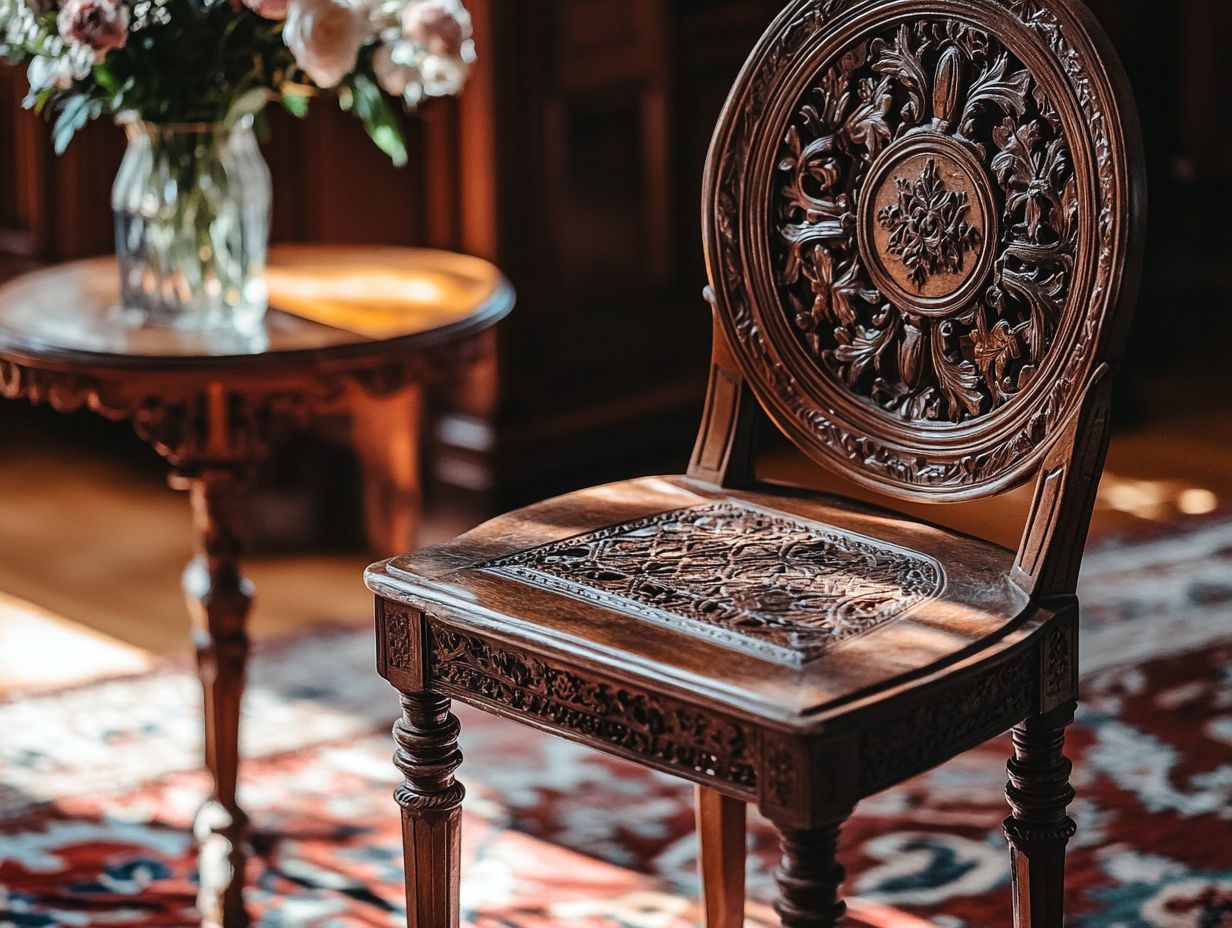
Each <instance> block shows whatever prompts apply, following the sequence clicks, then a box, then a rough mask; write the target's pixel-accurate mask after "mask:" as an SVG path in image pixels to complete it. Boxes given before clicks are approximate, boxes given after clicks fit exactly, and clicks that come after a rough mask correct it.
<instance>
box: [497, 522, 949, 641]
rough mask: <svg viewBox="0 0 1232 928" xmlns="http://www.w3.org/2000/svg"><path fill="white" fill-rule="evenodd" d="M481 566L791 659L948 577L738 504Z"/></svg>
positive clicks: (824, 529)
mask: <svg viewBox="0 0 1232 928" xmlns="http://www.w3.org/2000/svg"><path fill="white" fill-rule="evenodd" d="M482 568H483V569H485V570H489V571H495V572H497V573H501V574H504V575H506V576H509V577H513V578H516V579H517V580H520V581H522V582H524V583H528V584H532V585H534V586H538V587H543V588H547V589H551V590H554V591H556V592H559V593H564V594H566V595H570V596H574V597H576V598H579V599H584V600H587V601H589V602H594V603H597V604H599V605H601V606H605V607H607V608H610V609H614V610H616V611H619V612H624V613H629V614H632V615H636V616H639V617H641V618H645V619H648V620H650V621H653V622H657V623H659V624H662V625H667V626H669V627H671V628H674V629H678V630H681V631H685V632H688V633H690V634H694V635H698V636H700V637H703V638H707V639H709V640H712V641H715V642H717V643H720V644H723V645H726V646H729V647H733V648H737V649H740V650H744V651H749V652H751V653H754V654H757V655H759V656H762V657H765V658H767V659H770V660H775V661H778V662H781V663H788V664H801V663H804V662H805V661H808V660H810V659H812V658H815V657H818V656H820V655H821V654H822V653H824V652H825V651H826V650H827V649H829V648H830V647H832V646H834V645H835V644H837V643H839V642H841V641H845V640H847V639H849V638H852V637H854V636H856V635H859V634H861V633H863V632H866V631H869V630H871V629H873V628H876V627H877V626H879V625H882V624H884V623H886V622H888V621H890V620H892V619H894V618H897V617H898V616H900V615H902V614H904V613H905V612H907V611H908V610H909V609H912V608H914V607H916V606H918V605H920V604H921V603H924V602H927V601H928V600H930V599H932V598H934V597H936V596H937V595H938V594H939V593H940V591H941V589H942V587H943V586H944V573H943V571H942V568H941V566H940V565H939V564H938V563H937V562H936V561H935V560H933V559H932V558H931V557H929V556H927V555H925V554H920V553H918V552H915V551H908V550H907V549H905V548H899V547H896V546H894V545H889V544H886V543H884V542H880V541H875V540H873V539H871V538H865V537H863V536H861V535H856V534H853V533H850V532H847V531H844V530H842V529H838V528H834V527H832V526H828V525H820V524H816V523H810V522H803V521H798V520H796V519H793V518H790V517H787V516H784V515H781V514H778V513H773V512H769V511H767V510H762V509H757V508H754V507H751V506H744V505H738V504H735V503H717V504H713V505H706V506H698V507H694V508H691V509H681V510H676V511H672V512H666V513H662V514H660V515H656V516H651V517H649V518H646V519H640V520H638V521H635V522H629V523H624V524H621V525H616V526H612V527H610V528H606V529H602V530H600V531H597V532H593V533H591V534H588V535H582V536H579V537H576V538H570V539H567V540H565V541H560V542H556V543H554V544H550V545H546V546H543V547H539V548H533V549H531V550H529V551H524V552H521V553H519V554H516V555H513V556H511V557H507V558H502V559H499V560H495V561H489V562H488V563H486V564H484V565H482Z"/></svg>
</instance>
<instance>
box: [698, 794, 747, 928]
mask: <svg viewBox="0 0 1232 928" xmlns="http://www.w3.org/2000/svg"><path fill="white" fill-rule="evenodd" d="M696 807H697V837H698V840H699V842H700V843H701V854H700V858H699V865H700V870H701V878H702V902H703V904H704V907H705V910H706V928H743V926H744V861H745V809H746V806H745V804H744V803H743V802H741V801H740V800H739V799H731V798H729V797H727V796H724V795H723V794H722V793H719V792H715V791H714V790H712V789H707V788H706V787H704V786H698V787H697V801H696Z"/></svg>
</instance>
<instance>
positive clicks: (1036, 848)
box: [1005, 703, 1075, 928]
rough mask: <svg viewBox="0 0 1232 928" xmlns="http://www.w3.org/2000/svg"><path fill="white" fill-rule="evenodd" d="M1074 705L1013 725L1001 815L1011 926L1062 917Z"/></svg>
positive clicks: (1045, 924) (1049, 924)
mask: <svg viewBox="0 0 1232 928" xmlns="http://www.w3.org/2000/svg"><path fill="white" fill-rule="evenodd" d="M1074 708H1075V706H1074V704H1072V703H1071V704H1070V705H1068V706H1065V707H1063V708H1061V709H1059V710H1057V711H1056V712H1053V713H1050V714H1048V715H1046V716H1037V717H1035V718H1030V719H1027V721H1025V722H1023V723H1022V724H1021V725H1019V726H1018V727H1017V728H1015V729H1014V735H1013V737H1014V756H1013V757H1012V758H1011V759H1010V762H1009V766H1008V771H1009V783H1007V784H1006V787H1005V795H1006V798H1007V799H1008V800H1009V804H1010V809H1011V810H1012V814H1011V815H1010V817H1009V818H1007V819H1006V820H1005V836H1006V838H1007V839H1008V841H1009V845H1010V861H1011V866H1012V868H1013V874H1014V928H1061V926H1062V925H1063V924H1064V921H1065V848H1066V845H1067V844H1068V843H1069V840H1070V838H1072V837H1073V836H1074V831H1075V825H1074V821H1073V819H1071V818H1070V817H1069V816H1068V815H1066V807H1067V806H1068V805H1069V804H1070V802H1071V801H1072V800H1073V798H1074V790H1073V788H1072V787H1071V786H1070V783H1069V775H1070V770H1071V768H1072V765H1071V764H1070V762H1069V761H1068V760H1067V759H1066V758H1065V755H1064V753H1063V750H1064V747H1065V728H1066V726H1067V725H1069V723H1070V722H1072V721H1073V718H1074Z"/></svg>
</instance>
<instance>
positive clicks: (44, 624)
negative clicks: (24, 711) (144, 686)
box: [0, 593, 153, 695]
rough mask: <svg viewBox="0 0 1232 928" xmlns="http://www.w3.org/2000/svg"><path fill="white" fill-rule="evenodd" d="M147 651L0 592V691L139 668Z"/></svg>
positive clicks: (147, 659) (146, 665)
mask: <svg viewBox="0 0 1232 928" xmlns="http://www.w3.org/2000/svg"><path fill="white" fill-rule="evenodd" d="M152 666H153V658H152V657H151V655H149V654H148V653H146V652H145V651H142V650H140V649H138V648H134V647H132V646H131V645H127V644H123V643H121V642H119V641H116V640H115V639H113V638H110V637H108V636H107V635H103V634H100V633H99V632H96V631H94V630H92V629H89V628H87V627H85V626H84V625H78V624H77V623H76V622H71V621H69V620H68V619H65V618H62V617H60V616H58V615H56V614H55V613H53V612H49V611H48V610H46V609H42V608H40V607H38V606H36V605H34V604H33V603H30V602H26V601H25V600H23V599H18V598H17V597H15V596H9V595H8V594H5V593H0V695H3V694H5V693H8V692H12V691H14V690H23V689H43V688H51V687H64V686H73V685H76V684H80V683H88V682H89V681H91V680H97V679H100V678H103V677H114V676H120V675H124V674H135V673H144V672H145V671H147V670H149V669H150V668H151V667H152Z"/></svg>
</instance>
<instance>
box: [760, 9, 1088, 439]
mask: <svg viewBox="0 0 1232 928" xmlns="http://www.w3.org/2000/svg"><path fill="white" fill-rule="evenodd" d="M945 140H952V141H953V142H955V143H957V145H958V146H960V148H961V150H963V151H965V152H966V153H967V154H968V155H969V156H970V157H971V158H973V159H974V161H973V163H974V164H975V165H976V172H974V173H973V174H972V176H971V177H970V178H969V179H968V180H967V181H966V182H969V183H973V184H978V185H980V186H981V187H991V185H992V183H993V182H994V180H995V182H996V185H997V187H998V188H999V197H1000V200H1001V202H1002V203H1003V204H1004V215H1003V216H1002V217H1001V219H1000V223H999V225H1000V228H1001V229H1002V230H1003V233H1002V236H1001V239H1000V241H998V242H996V243H995V245H994V244H993V243H989V244H990V245H993V247H995V249H996V258H995V262H994V263H993V264H992V265H991V267H990V275H991V276H990V279H988V280H987V281H986V282H984V285H983V286H980V287H976V288H973V289H969V290H963V291H962V294H961V296H962V298H961V299H958V300H956V302H955V303H953V304H952V305H949V306H945V307H944V311H942V312H936V311H933V310H931V309H929V308H927V307H926V306H924V305H921V304H920V303H918V302H917V301H916V300H915V299H913V298H912V295H913V292H915V293H923V292H924V290H925V284H926V283H931V282H932V281H933V280H934V279H937V278H940V279H941V280H942V283H943V284H944V281H945V280H946V279H952V281H953V286H951V287H950V288H949V289H950V290H958V289H959V284H962V283H965V280H966V275H965V274H964V271H965V270H966V269H967V268H968V267H969V264H970V260H971V258H970V257H969V256H968V252H972V251H978V250H979V248H980V245H981V243H982V242H983V239H984V236H986V235H991V234H993V233H994V232H995V229H996V225H995V224H994V223H993V222H992V220H994V219H995V217H992V216H986V215H983V211H982V210H980V211H978V215H977V213H976V211H974V210H973V204H972V202H971V201H970V198H969V195H968V192H967V191H966V190H963V189H954V188H953V186H952V183H951V182H949V181H947V179H946V178H945V177H944V176H943V171H942V165H943V164H944V165H946V166H947V167H950V166H951V165H950V162H951V161H952V158H951V156H950V155H949V154H947V148H950V147H951V146H943V145H942V144H941V142H942V141H945ZM921 150H922V151H923V152H924V153H925V155H924V156H923V161H922V164H920V163H918V162H919V160H920V156H919V155H918V152H919V151H921ZM900 152H902V153H903V155H900V154H899V153H900ZM908 154H916V155H917V157H916V158H908V157H906V155H908ZM887 160H888V162H889V163H888V164H886V170H888V171H889V176H888V177H887V178H886V180H885V182H879V181H878V180H877V179H878V178H880V177H881V175H882V171H881V170H880V169H879V167H878V165H881V164H882V163H883V162H885V161H887ZM899 162H901V163H899ZM954 167H955V169H956V175H957V176H961V173H962V172H961V170H958V169H957V166H954ZM779 175H780V179H779V181H778V184H779V188H780V195H779V197H778V200H779V203H780V204H781V205H780V207H779V212H778V215H779V220H778V221H779V228H780V235H781V239H782V249H781V252H780V256H779V258H778V265H779V274H780V283H781V287H782V293H783V297H784V299H785V301H786V304H787V307H788V309H789V311H790V313H791V315H792V317H793V319H794V322H795V325H796V326H797V328H798V330H799V331H800V334H801V337H802V339H803V341H804V343H805V344H806V345H807V346H808V348H809V350H810V352H811V353H812V354H813V355H814V357H815V358H816V360H817V362H818V363H819V364H820V365H821V367H822V369H823V370H825V371H827V372H828V373H829V374H830V375H831V376H833V377H834V378H835V379H836V380H837V381H838V382H840V383H842V384H843V385H844V386H845V388H846V389H848V390H851V391H852V392H854V393H856V394H857V395H859V396H861V397H864V398H866V399H868V400H869V401H871V402H873V403H874V404H876V405H877V406H878V407H880V408H882V409H885V410H887V411H891V412H893V413H895V414H897V415H898V416H901V417H903V418H905V419H909V420H919V419H922V420H941V421H952V422H961V421H964V420H968V419H975V418H978V417H980V416H982V415H984V414H986V413H988V412H989V411H991V410H993V409H995V408H997V407H999V406H1002V405H1004V404H1005V403H1006V402H1008V401H1009V400H1011V399H1012V398H1013V397H1015V396H1016V395H1017V394H1018V393H1019V392H1020V391H1021V390H1023V389H1024V388H1025V387H1026V386H1027V385H1028V384H1029V383H1030V381H1031V379H1032V377H1033V375H1034V373H1035V372H1036V371H1037V370H1038V369H1039V367H1040V365H1041V364H1042V362H1043V360H1044V357H1045V355H1046V353H1047V351H1048V349H1049V348H1050V347H1051V345H1052V342H1053V340H1054V337H1055V334H1056V330H1057V324H1058V320H1059V318H1060V316H1061V313H1062V310H1063V308H1064V305H1065V300H1066V298H1067V296H1068V292H1069V281H1070V277H1071V274H1072V269H1073V265H1074V255H1075V251H1076V248H1077V216H1076V211H1077V196H1076V187H1075V184H1074V174H1073V168H1072V165H1071V162H1070V157H1069V146H1068V142H1067V141H1066V139H1065V137H1064V132H1063V130H1062V128H1061V122H1060V119H1059V117H1058V116H1057V113H1056V110H1055V108H1054V107H1053V105H1052V103H1051V102H1050V100H1049V99H1048V97H1047V95H1046V93H1045V92H1044V90H1043V89H1042V87H1040V86H1039V85H1038V84H1037V83H1036V82H1035V80H1034V78H1033V77H1032V75H1031V74H1030V73H1029V72H1028V71H1027V70H1026V69H1025V68H1024V67H1023V65H1022V63H1021V62H1020V61H1018V60H1017V59H1016V58H1015V57H1014V56H1013V55H1012V54H1011V53H1010V52H1009V51H1008V50H1006V49H1005V48H1004V47H1003V46H1002V45H1001V43H1000V41H999V40H998V39H997V38H996V37H995V36H993V35H992V34H991V33H989V32H987V31H984V30H981V29H977V28H975V27H973V26H970V25H966V24H963V23H957V22H952V21H944V20H936V19H920V20H917V21H916V22H914V23H911V24H907V23H903V24H901V25H898V26H896V27H890V28H888V29H887V30H885V32H884V33H882V34H881V35H879V36H877V37H875V38H872V39H871V40H869V39H862V40H860V41H858V42H857V43H855V44H854V45H853V46H851V47H850V48H849V49H848V50H847V51H846V52H845V53H844V54H842V55H841V56H839V57H838V60H837V62H836V63H835V64H834V65H832V66H831V67H830V68H829V69H828V70H826V71H825V72H824V73H823V74H822V75H821V77H820V78H819V79H818V81H817V83H816V85H815V86H814V87H813V88H812V89H811V90H810V91H809V93H808V94H807V95H806V96H805V99H804V100H803V101H802V102H801V104H800V106H799V108H798V110H797V112H796V115H795V117H794V118H793V119H792V121H791V124H790V126H789V127H788V129H787V132H786V135H785V138H784V141H783V154H782V159H781V162H780V164H779ZM890 180H892V181H893V186H892V188H891V189H890V191H889V200H890V202H888V203H886V205H884V206H882V207H881V208H880V209H877V210H876V211H875V215H874V214H870V213H869V212H868V204H869V203H870V202H872V201H876V200H878V198H879V196H884V194H882V190H883V188H884V186H885V184H888V183H889V181H890ZM861 202H864V203H865V204H866V209H865V210H864V211H862V212H861V213H859V214H858V215H857V214H856V212H855V206H854V204H857V203H861ZM989 202H990V203H991V202H992V201H991V199H989ZM859 223H863V224H865V225H868V224H874V225H879V226H881V228H882V229H884V230H885V232H886V233H888V235H887V237H886V238H885V239H883V240H878V239H877V238H876V237H875V236H874V235H873V233H872V231H870V230H869V229H867V228H861V229H859V232H860V246H861V247H856V237H855V236H853V235H852V234H850V232H849V231H848V230H849V228H850V226H851V225H852V224H859ZM873 266H881V267H883V268H885V269H886V270H885V271H884V272H883V275H884V277H885V278H886V279H887V280H888V281H896V282H897V286H893V287H892V290H891V291H886V290H884V289H881V288H878V287H877V286H875V283H874V279H872V278H870V276H869V275H868V273H867V272H866V271H865V270H864V269H865V268H866V267H873ZM832 267H841V268H844V269H845V273H844V274H843V275H842V276H841V278H836V277H835V276H834V275H833V274H832V273H828V269H829V268H832ZM875 276H876V275H874V277H875ZM977 283H979V282H977ZM946 290H947V288H946V287H945V286H944V285H943V286H942V287H941V288H940V294H941V295H942V296H944V295H945V294H946Z"/></svg>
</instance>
